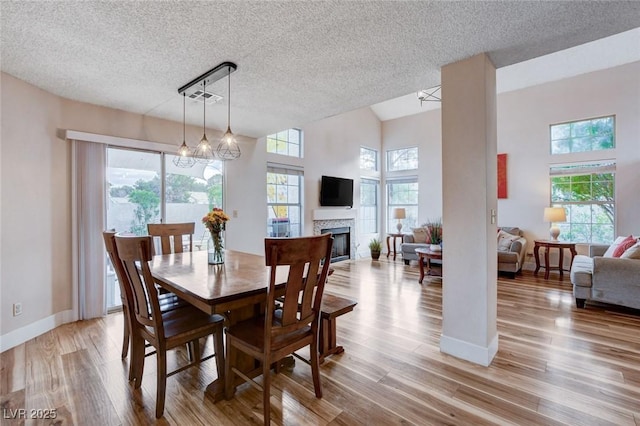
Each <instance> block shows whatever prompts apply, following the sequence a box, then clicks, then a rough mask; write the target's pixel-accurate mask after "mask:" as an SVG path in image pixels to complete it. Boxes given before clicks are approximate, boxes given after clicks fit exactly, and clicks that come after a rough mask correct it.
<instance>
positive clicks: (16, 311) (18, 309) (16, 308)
mask: <svg viewBox="0 0 640 426" xmlns="http://www.w3.org/2000/svg"><path fill="white" fill-rule="evenodd" d="M18 315H22V303H20V302H16V303H14V304H13V316H14V317H17V316H18Z"/></svg>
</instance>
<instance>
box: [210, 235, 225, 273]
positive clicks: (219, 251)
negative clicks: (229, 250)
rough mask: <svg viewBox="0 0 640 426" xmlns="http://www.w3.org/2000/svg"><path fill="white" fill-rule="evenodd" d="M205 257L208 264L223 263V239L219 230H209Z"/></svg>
mask: <svg viewBox="0 0 640 426" xmlns="http://www.w3.org/2000/svg"><path fill="white" fill-rule="evenodd" d="M207 259H208V261H209V265H220V264H222V263H224V239H223V237H222V233H221V232H211V235H210V236H209V240H208V241H207Z"/></svg>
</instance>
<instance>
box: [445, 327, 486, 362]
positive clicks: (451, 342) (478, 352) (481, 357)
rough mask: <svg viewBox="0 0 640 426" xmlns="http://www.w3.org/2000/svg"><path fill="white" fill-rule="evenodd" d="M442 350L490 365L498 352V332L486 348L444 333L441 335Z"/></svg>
mask: <svg viewBox="0 0 640 426" xmlns="http://www.w3.org/2000/svg"><path fill="white" fill-rule="evenodd" d="M440 352H444V353H446V354H449V355H453V356H455V357H456V358H460V359H464V360H465V361H470V362H473V363H475V364H480V365H482V366H484V367H488V366H489V364H491V361H492V360H493V357H495V356H496V353H498V335H497V334H496V337H494V338H493V340H492V341H491V343H490V344H489V346H488V347H486V348H485V347H482V346H478V345H475V344H473V343H469V342H465V341H464V340H460V339H456V338H453V337H449V336H445V335H444V334H442V335H440Z"/></svg>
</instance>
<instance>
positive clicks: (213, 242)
mask: <svg viewBox="0 0 640 426" xmlns="http://www.w3.org/2000/svg"><path fill="white" fill-rule="evenodd" d="M228 220H229V216H228V215H227V214H226V213H225V212H224V211H223V210H222V209H219V208H217V207H216V208H214V209H213V210H211V211H210V212H209V213H207V214H206V215H205V216H204V217H203V218H202V223H203V224H204V226H206V227H207V229H208V230H209V234H210V236H209V239H208V240H207V258H208V261H209V265H219V264H222V263H224V238H223V235H222V231H224V230H225V226H226V223H227V221H228Z"/></svg>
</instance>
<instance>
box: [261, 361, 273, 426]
mask: <svg viewBox="0 0 640 426" xmlns="http://www.w3.org/2000/svg"><path fill="white" fill-rule="evenodd" d="M270 399H271V364H269V363H268V362H267V360H263V362H262V404H263V405H264V409H263V410H262V413H263V415H264V424H265V426H266V425H269V424H271V402H270Z"/></svg>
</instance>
